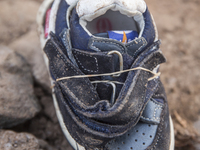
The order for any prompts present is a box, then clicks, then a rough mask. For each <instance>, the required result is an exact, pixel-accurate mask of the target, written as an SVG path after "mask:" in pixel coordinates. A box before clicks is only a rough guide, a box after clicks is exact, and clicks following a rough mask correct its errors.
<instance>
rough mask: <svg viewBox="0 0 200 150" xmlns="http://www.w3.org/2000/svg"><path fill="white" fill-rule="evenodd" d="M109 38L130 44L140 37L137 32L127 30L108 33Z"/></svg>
mask: <svg viewBox="0 0 200 150" xmlns="http://www.w3.org/2000/svg"><path fill="white" fill-rule="evenodd" d="M108 37H109V38H110V39H115V40H117V41H120V42H122V43H128V42H130V41H132V40H134V39H135V38H137V37H138V33H137V31H131V30H125V31H117V30H115V31H108Z"/></svg>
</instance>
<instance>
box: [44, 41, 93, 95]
mask: <svg viewBox="0 0 200 150" xmlns="http://www.w3.org/2000/svg"><path fill="white" fill-rule="evenodd" d="M48 45H51V46H53V47H54V49H55V50H56V52H57V54H58V55H59V56H60V58H61V59H62V60H63V61H64V62H65V64H66V65H67V66H68V68H71V69H72V70H73V71H74V72H75V73H76V74H77V75H78V74H79V73H78V71H76V70H75V69H74V68H73V67H72V66H71V65H70V64H69V63H68V62H67V61H66V60H65V59H64V57H63V56H61V53H60V52H59V51H58V50H57V47H56V46H55V45H54V44H52V43H47V46H48ZM47 54H48V53H47ZM48 56H49V55H48ZM51 68H52V70H53V73H54V74H55V75H56V72H55V70H54V68H53V65H52V66H51ZM57 77H58V76H57V75H56V78H57ZM84 81H85V83H86V84H87V85H88V86H89V87H90V89H91V90H92V91H93V92H95V90H94V88H93V86H91V85H90V83H89V81H87V80H84ZM62 83H63V81H62Z"/></svg>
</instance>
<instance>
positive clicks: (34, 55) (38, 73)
mask: <svg viewBox="0 0 200 150" xmlns="http://www.w3.org/2000/svg"><path fill="white" fill-rule="evenodd" d="M9 47H10V48H12V49H13V50H14V51H16V52H18V53H19V54H21V55H22V56H24V58H25V59H26V60H27V62H28V63H29V64H30V66H31V70H32V74H33V77H34V79H35V81H36V82H37V83H38V84H40V85H42V86H43V87H44V88H45V89H46V90H47V91H48V92H49V93H51V89H50V81H49V74H48V72H47V67H46V65H45V63H44V59H43V54H42V53H43V52H42V50H41V48H40V43H39V39H38V35H37V32H36V31H35V30H33V31H30V32H28V33H27V34H25V35H23V36H21V37H20V38H18V39H17V40H15V41H14V42H12V43H10V44H9Z"/></svg>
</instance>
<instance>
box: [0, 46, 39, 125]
mask: <svg viewBox="0 0 200 150" xmlns="http://www.w3.org/2000/svg"><path fill="white" fill-rule="evenodd" d="M33 92H34V91H33V80H32V75H31V71H30V67H29V66H28V65H27V62H26V61H25V59H24V58H23V57H22V56H20V55H19V54H16V53H15V52H14V51H12V50H11V49H9V48H7V47H4V46H0V127H11V126H13V125H16V124H19V123H22V122H24V121H26V120H27V119H31V118H33V117H34V116H35V114H36V113H38V112H39V111H40V106H39V104H38V102H37V99H36V97H35V95H34V94H33Z"/></svg>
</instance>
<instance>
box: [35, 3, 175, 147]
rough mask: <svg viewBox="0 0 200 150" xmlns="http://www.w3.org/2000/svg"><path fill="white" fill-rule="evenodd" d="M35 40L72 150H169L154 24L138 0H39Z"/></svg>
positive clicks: (168, 124)
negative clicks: (38, 37) (47, 72)
mask: <svg viewBox="0 0 200 150" xmlns="http://www.w3.org/2000/svg"><path fill="white" fill-rule="evenodd" d="M37 19H38V24H39V32H40V39H41V45H42V48H43V49H44V58H45V62H46V64H47V66H48V69H49V74H50V79H51V83H52V87H53V90H52V93H53V100H54V105H55V109H56V113H57V116H58V119H59V122H60V125H61V128H62V130H63V132H64V134H65V136H66V138H67V139H68V141H69V143H70V144H71V145H72V147H73V148H74V149H76V150H97V149H99V150H118V149H121V150H132V149H134V150H144V149H147V150H153V149H157V150H173V149H174V133H173V125H172V121H171V118H170V116H169V110H168V104H167V99H166V95H165V91H164V88H163V86H162V83H161V82H160V77H159V75H160V74H159V65H160V64H161V63H163V62H165V58H164V56H163V54H162V52H161V50H160V49H159V44H160V42H159V40H158V35H157V30H156V26H155V23H154V21H153V18H152V16H151V14H150V13H149V10H148V8H147V6H146V3H145V2H144V1H143V0H126V1H125V0H79V2H77V1H76V0H55V1H53V0H45V1H44V3H43V4H42V6H41V8H40V10H39V13H38V18H37Z"/></svg>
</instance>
